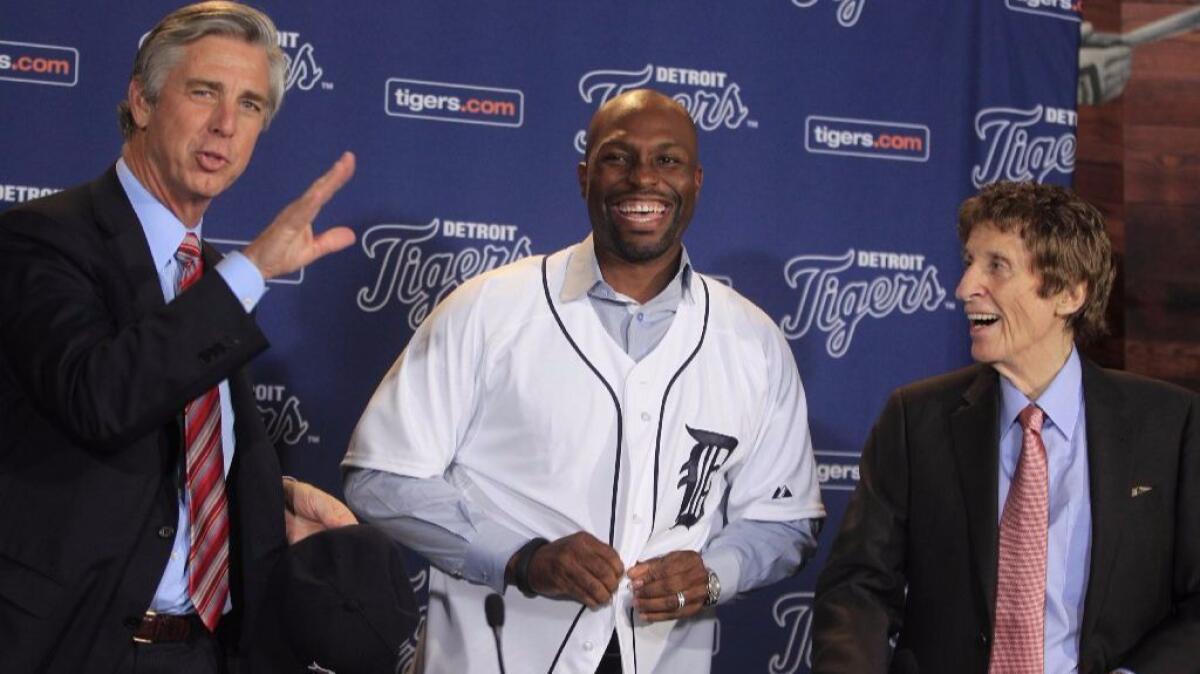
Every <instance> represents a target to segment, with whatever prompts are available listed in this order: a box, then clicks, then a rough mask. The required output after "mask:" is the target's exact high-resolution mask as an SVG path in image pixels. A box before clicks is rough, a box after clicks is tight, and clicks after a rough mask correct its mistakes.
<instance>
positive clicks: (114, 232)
mask: <svg viewBox="0 0 1200 674" xmlns="http://www.w3.org/2000/svg"><path fill="white" fill-rule="evenodd" d="M91 193H92V203H93V208H94V210H95V215H96V222H98V223H99V225H100V229H101V230H102V231H103V232H104V234H105V235H106V236H107V237H108V240H109V250H110V251H111V252H112V254H113V258H114V259H113V262H114V263H115V265H116V266H117V267H118V268H120V269H122V270H124V272H125V276H126V278H127V279H128V281H129V288H130V289H131V291H132V293H133V296H132V298H131V300H132V302H133V305H134V314H135V316H143V315H145V314H147V313H149V312H151V311H153V310H155V309H157V308H158V307H161V306H163V304H165V302H164V300H163V294H162V286H160V285H159V282H158V272H157V271H156V270H155V269H154V258H153V257H152V256H151V255H150V244H149V243H147V242H146V233H145V232H144V231H142V224H141V222H140V221H139V220H138V218H137V215H136V214H135V213H134V212H133V206H131V205H130V204H129V198H128V197H126V196H125V190H124V189H123V188H122V187H121V182H120V181H119V180H117V170H116V168H115V167H112V168H109V169H108V171H107V172H105V174H104V175H103V176H101V177H100V179H99V180H96V181H95V182H93V183H92V184H91Z"/></svg>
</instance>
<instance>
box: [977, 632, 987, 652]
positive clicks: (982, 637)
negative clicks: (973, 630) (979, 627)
mask: <svg viewBox="0 0 1200 674" xmlns="http://www.w3.org/2000/svg"><path fill="white" fill-rule="evenodd" d="M979 645H980V646H983V647H985V648H986V647H987V645H988V635H987V632H980V633H979Z"/></svg>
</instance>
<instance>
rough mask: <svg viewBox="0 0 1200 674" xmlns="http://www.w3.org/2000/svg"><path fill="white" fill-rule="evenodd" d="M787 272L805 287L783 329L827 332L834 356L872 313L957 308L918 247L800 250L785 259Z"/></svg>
mask: <svg viewBox="0 0 1200 674" xmlns="http://www.w3.org/2000/svg"><path fill="white" fill-rule="evenodd" d="M852 269H858V270H865V273H866V274H867V275H868V276H871V275H873V278H862V277H861V276H862V274H861V273H858V274H856V273H854V272H852V271H851V270H852ZM783 276H784V279H785V280H786V281H787V284H788V287H790V288H793V289H795V290H798V291H799V293H800V299H799V301H798V303H797V306H796V311H795V313H793V314H791V315H788V316H784V317H783V319H781V320H780V321H779V326H780V328H782V330H783V334H784V335H785V336H786V337H787V338H788V339H800V338H801V337H803V336H805V335H807V334H808V332H809V331H810V330H813V329H816V330H818V331H820V332H823V333H825V334H826V335H828V336H827V338H826V340H825V351H826V352H827V353H828V354H829V355H830V356H831V357H833V358H841V357H842V356H844V355H846V352H847V351H849V350H850V343H851V341H852V340H853V339H854V331H855V330H856V329H857V328H858V325H859V323H860V322H862V320H863V319H864V318H866V317H868V316H870V317H872V318H877V319H878V318H887V317H888V316H890V315H891V314H892V313H893V312H897V311H898V312H900V313H902V314H911V313H914V312H916V311H919V310H924V311H936V310H938V309H939V308H946V309H953V308H954V304H953V303H952V302H950V303H945V304H943V301H944V300H945V299H946V294H947V293H946V289H945V288H944V287H942V284H941V282H939V281H938V269H937V267H936V266H934V265H932V264H927V263H926V261H925V256H924V255H920V254H915V253H897V252H885V251H871V250H855V249H853V248H851V249H849V250H847V251H846V252H845V253H844V254H842V255H798V256H796V257H793V258H792V259H790V260H788V261H787V263H786V264H785V265H784V267H783Z"/></svg>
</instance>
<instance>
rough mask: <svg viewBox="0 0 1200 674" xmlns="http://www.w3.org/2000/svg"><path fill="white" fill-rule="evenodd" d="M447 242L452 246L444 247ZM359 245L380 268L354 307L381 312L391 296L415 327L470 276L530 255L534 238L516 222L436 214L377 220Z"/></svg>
mask: <svg viewBox="0 0 1200 674" xmlns="http://www.w3.org/2000/svg"><path fill="white" fill-rule="evenodd" d="M459 240H465V241H471V242H474V243H469V244H466V245H464V244H462V243H460V242H459ZM446 242H452V243H451V245H452V246H453V247H454V248H455V250H444V248H445V245H446ZM362 250H363V252H364V253H366V254H367V257H368V258H370V259H372V260H375V261H376V262H377V263H378V269H377V271H376V274H375V282H374V284H373V285H371V286H364V287H362V288H360V289H359V291H358V296H357V297H356V298H355V301H356V302H357V303H358V308H359V309H362V310H363V311H369V312H374V311H379V310H380V309H382V308H384V307H386V306H387V305H388V304H390V303H391V301H392V300H393V299H394V300H396V301H397V302H398V303H400V304H401V305H404V306H407V307H408V327H409V328H411V329H413V330H416V329H417V327H418V326H419V325H421V322H422V321H424V320H425V317H426V316H428V315H429V312H431V311H433V307H434V306H436V305H437V303H438V302H440V301H442V298H444V297H445V296H446V295H449V294H450V292H451V291H453V290H454V289H455V288H457V287H458V286H460V285H462V284H463V283H464V282H465V281H467V280H468V279H471V278H473V277H475V276H478V275H479V274H482V273H483V272H485V271H488V270H490V269H495V268H496V267H500V266H503V265H506V264H508V263H510V262H515V261H517V260H519V259H521V258H523V257H529V255H531V254H532V252H531V251H532V242H531V241H530V240H529V237H528V236H522V235H519V234H518V230H517V226H516V225H504V224H496V223H486V222H470V221H463V220H450V219H448V218H446V219H442V218H434V219H433V220H431V221H429V224H426V225H400V224H382V225H375V226H374V227H372V228H370V229H368V230H367V231H366V232H364V233H363V235H362Z"/></svg>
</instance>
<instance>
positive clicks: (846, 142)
mask: <svg viewBox="0 0 1200 674" xmlns="http://www.w3.org/2000/svg"><path fill="white" fill-rule="evenodd" d="M804 149H805V150H807V151H809V152H813V153H816V154H843V155H850V156H853V157H866V158H868V159H897V160H900V161H919V162H924V161H929V127H927V126H925V125H923V124H906V123H903V122H883V121H879V120H874V119H855V118H853V117H822V116H820V115H809V116H808V117H806V118H805V119H804Z"/></svg>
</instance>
